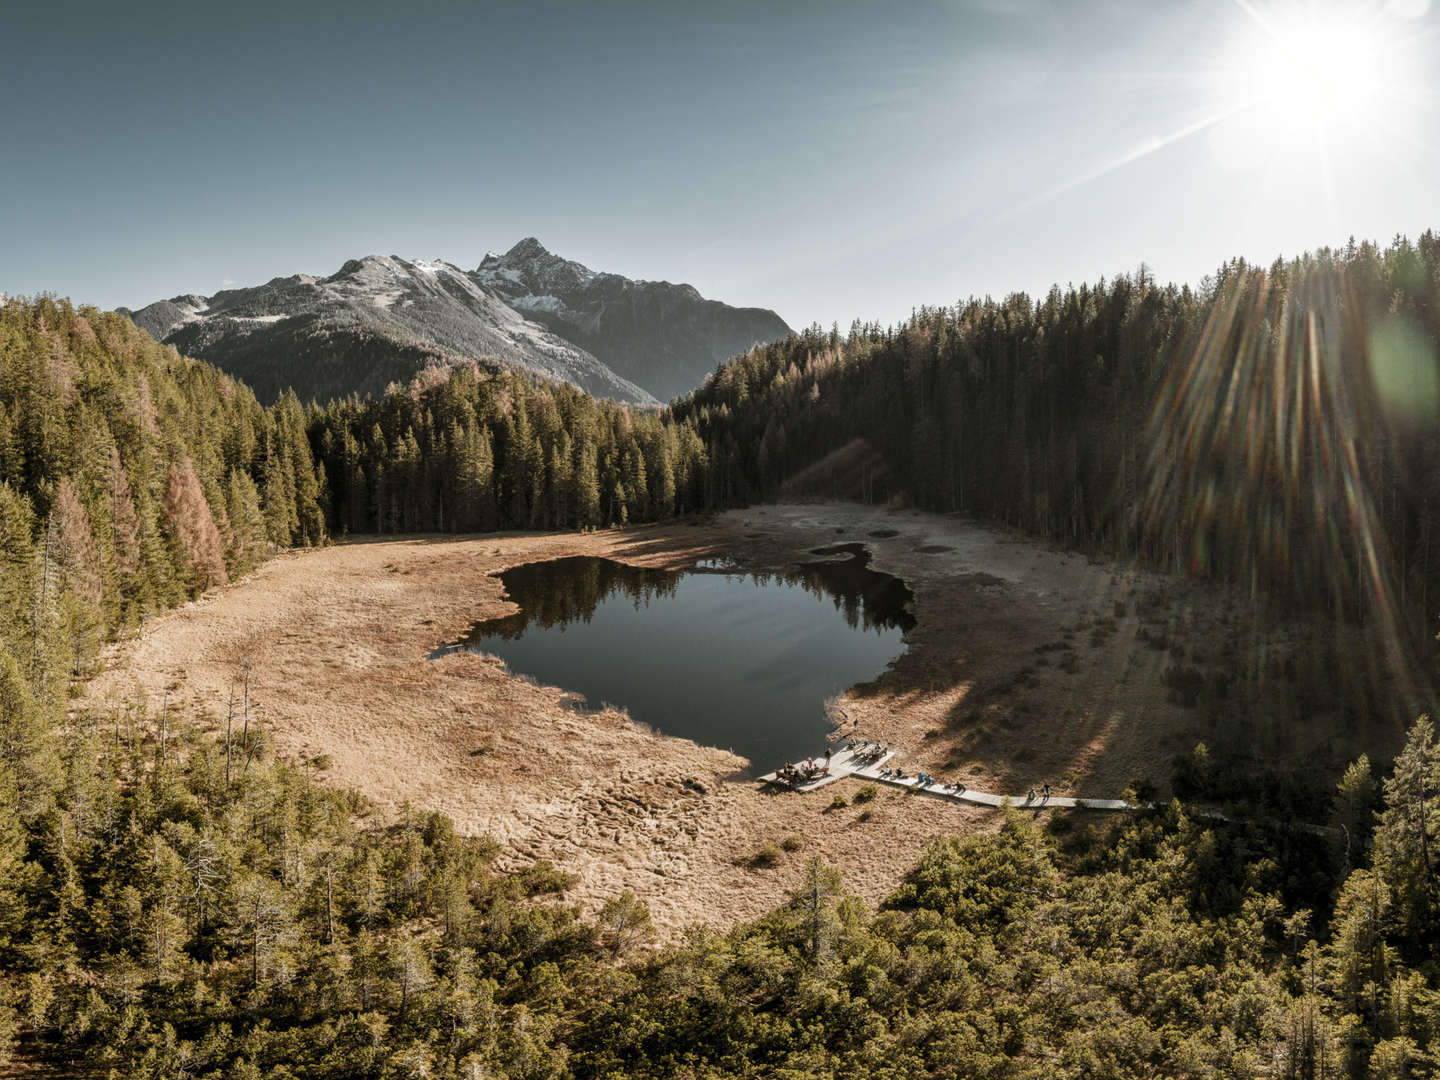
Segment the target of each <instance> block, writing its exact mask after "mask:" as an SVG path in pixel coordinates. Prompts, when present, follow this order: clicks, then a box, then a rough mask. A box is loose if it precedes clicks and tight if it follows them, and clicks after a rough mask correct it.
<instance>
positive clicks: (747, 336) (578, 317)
mask: <svg viewBox="0 0 1440 1080" xmlns="http://www.w3.org/2000/svg"><path fill="white" fill-rule="evenodd" d="M474 277H475V278H476V280H477V281H479V282H481V283H482V284H484V285H486V286H487V287H489V288H491V289H494V290H495V292H496V293H498V294H499V295H500V296H502V297H504V299H505V301H506V302H507V303H509V304H510V305H511V306H512V307H515V308H517V309H519V310H520V311H523V312H524V313H525V314H526V315H527V316H528V317H529V318H531V319H534V320H535V321H536V322H539V323H543V324H544V325H545V326H547V327H548V328H549V329H551V330H552V331H554V332H555V333H556V334H558V335H559V336H560V337H563V338H565V339H566V340H567V341H569V342H571V343H572V344H574V345H578V346H580V347H581V348H583V349H586V350H587V351H589V352H590V353H592V354H593V355H594V356H596V357H597V358H598V359H599V360H601V361H602V362H604V363H605V364H606V365H607V366H608V367H610V368H611V369H612V370H613V371H615V372H616V373H618V374H619V375H621V376H623V377H624V378H627V379H631V380H633V381H634V382H637V383H639V384H640V385H641V386H644V387H645V388H646V389H648V390H650V391H651V392H652V393H654V394H655V395H656V396H657V397H659V398H661V399H662V400H668V399H670V398H673V397H677V396H679V395H680V394H684V393H688V392H689V391H691V390H693V389H695V387H697V386H699V385H700V383H701V382H702V381H703V380H704V378H705V376H706V375H707V374H708V373H709V372H711V371H713V370H714V368H715V365H716V364H717V363H719V362H721V361H723V360H728V359H729V358H730V357H732V356H735V355H736V354H738V353H743V352H745V351H747V350H748V349H749V348H750V347H751V346H752V345H755V344H757V343H764V342H769V341H774V340H776V339H777V338H782V337H785V336H786V335H787V334H789V333H790V327H789V326H787V325H786V324H785V320H783V319H782V318H780V316H779V315H777V314H775V312H773V311H770V310H768V309H766V308H736V307H731V306H730V305H728V304H723V303H721V302H720V301H718V300H707V299H705V298H704V297H703V296H701V295H700V293H699V292H697V291H696V290H695V288H694V287H693V286H690V285H674V284H671V283H670V282H668V281H636V280H633V279H631V278H627V277H621V276H620V275H619V274H606V273H597V272H596V271H594V270H591V269H590V268H589V267H586V266H582V265H581V264H580V263H577V262H572V261H570V260H568V259H564V258H561V257H560V256H559V255H555V254H552V253H551V252H549V251H547V250H546V249H545V248H544V246H543V245H541V243H540V241H538V240H536V239H535V238H534V237H533V236H531V237H526V238H525V239H524V240H521V241H520V242H519V243H518V244H516V245H515V246H514V247H512V248H511V249H510V250H509V251H507V252H506V253H505V254H504V255H487V256H486V257H485V260H484V261H483V262H482V263H481V264H480V266H479V267H478V268H477V269H476V271H475V274H474Z"/></svg>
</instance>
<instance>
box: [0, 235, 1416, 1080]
mask: <svg viewBox="0 0 1440 1080" xmlns="http://www.w3.org/2000/svg"><path fill="white" fill-rule="evenodd" d="M1437 340H1440V240H1437V238H1436V237H1434V236H1433V235H1432V234H1426V235H1425V236H1423V237H1421V239H1420V240H1419V242H1418V243H1414V244H1412V243H1409V242H1405V241H1396V242H1395V243H1394V244H1392V245H1391V246H1390V247H1388V248H1386V249H1384V250H1379V249H1376V248H1374V247H1372V246H1369V245H1352V246H1351V247H1349V248H1347V249H1345V250H1343V251H1330V252H1322V253H1319V254H1317V255H1314V256H1307V257H1305V258H1302V259H1298V260H1295V261H1293V262H1290V263H1277V264H1276V265H1274V266H1271V267H1269V268H1261V267H1254V266H1249V265H1246V264H1243V263H1239V262H1236V263H1232V264H1229V265H1227V266H1225V267H1224V268H1222V270H1221V271H1220V272H1219V273H1218V274H1217V275H1216V276H1215V277H1214V278H1213V279H1210V280H1207V281H1205V282H1204V283H1202V285H1201V287H1200V288H1198V289H1189V288H1177V287H1173V286H1159V285H1157V284H1156V283H1155V282H1153V281H1152V280H1150V278H1149V275H1148V274H1147V273H1145V272H1141V273H1138V274H1136V275H1134V276H1133V277H1122V278H1117V279H1115V280H1113V281H1110V282H1104V283H1100V284H1098V285H1096V286H1084V287H1081V288H1078V289H1072V290H1067V291H1061V290H1058V289H1057V290H1054V291H1052V292H1051V293H1050V294H1049V295H1048V296H1047V297H1045V298H1044V299H1043V300H1042V301H1039V302H1036V301H1034V300H1031V299H1029V298H1027V297H1024V296H1013V297H1010V298H1007V299H1006V300H1005V301H1003V302H991V301H988V300H987V301H972V302H968V303H964V304H960V305H957V306H956V307H954V308H944V309H922V310H920V311H917V312H916V313H915V315H914V317H913V318H912V319H911V320H910V321H909V322H908V323H907V324H906V325H904V326H901V327H891V328H880V327H876V326H865V325H857V326H854V327H852V329H851V330H850V332H849V333H848V334H846V335H842V334H840V333H839V332H838V330H832V331H829V332H825V331H822V330H819V329H812V330H811V331H808V332H805V333H802V334H799V335H795V336H792V337H790V338H788V339H787V340H785V341H782V342H778V343H776V344H774V345H771V346H767V347H763V348H757V349H756V350H754V351H752V352H751V353H750V354H749V355H747V356H744V357H740V358H737V359H736V360H734V361H732V362H730V363H729V364H726V365H723V366H722V367H721V368H720V369H719V370H718V371H717V372H716V374H715V375H714V377H713V378H712V379H711V380H710V381H708V382H707V384H706V385H705V386H704V387H702V388H701V389H700V390H698V391H696V392H695V393H694V394H692V395H690V396H688V397H687V398H685V399H682V400H680V401H678V402H676V403H674V405H672V407H670V408H669V409H663V410H655V411H646V410H637V409H628V408H623V407H620V406H616V405H613V404H611V403H608V402H601V401H596V400H594V399H592V398H589V397H587V396H586V395H584V394H582V393H580V392H579V391H576V390H573V389H570V388H568V387H565V386H555V385H550V384H545V383H539V382H537V381H535V380H534V379H531V378H527V377H524V376H522V375H519V374H516V373H509V372H500V373H498V374H497V373H493V372H491V371H488V370H486V369H484V368H481V367H479V366H464V367H460V368H456V369H454V370H452V371H449V372H439V371H436V372H427V373H426V374H425V375H423V376H422V377H420V378H418V379H417V380H415V381H414V382H413V383H411V384H410V385H408V386H405V387H396V388H393V389H392V390H391V391H390V392H388V393H387V394H385V395H384V396H383V397H381V398H379V399H365V400H358V399H353V398H352V399H345V400H340V401H335V402H331V403H328V404H324V405H321V404H315V403H311V404H302V403H301V402H299V401H298V400H297V399H296V398H295V397H294V396H293V395H288V396H285V397H282V398H281V399H280V400H279V401H278V402H277V403H276V404H275V405H273V406H271V407H268V408H264V407H261V406H260V405H259V404H258V402H257V401H256V399H255V397H254V395H253V394H252V393H251V392H250V391H249V390H248V389H247V388H246V387H244V386H243V385H241V384H239V383H237V382H236V381H234V380H233V379H230V378H228V377H227V376H225V375H223V374H221V373H220V372H219V371H217V370H215V369H214V368H211V367H209V366H207V365H204V364H200V363H197V362H194V361H190V360H187V359H185V358H183V357H181V356H179V355H178V354H177V353H176V352H175V351H174V350H173V349H169V348H164V347H161V346H159V345H157V344H155V343H154V342H153V341H151V340H150V339H149V338H147V337H146V336H145V335H144V334H143V333H141V332H140V331H139V330H137V329H136V328H135V327H134V326H133V324H131V323H130V322H129V321H128V320H127V319H125V318H123V317H121V316H119V315H116V314H113V313H101V312H99V311H96V310H95V309H92V308H80V309H76V308H74V307H72V306H71V305H69V304H68V303H65V302H59V301H55V300H52V299H49V298H43V297H42V298H40V299H37V300H33V301H15V300H11V301H7V302H5V303H4V304H3V305H0V559H3V563H0V605H3V619H0V1061H3V1060H4V1059H6V1058H9V1057H14V1058H16V1059H18V1060H21V1061H23V1062H25V1063H27V1064H31V1065H33V1064H36V1063H41V1062H49V1063H56V1064H62V1065H75V1066H84V1067H92V1068H94V1069H97V1070H99V1071H100V1072H101V1073H104V1072H107V1071H112V1072H113V1074H114V1075H117V1076H154V1077H177V1076H188V1077H242V1076H277V1077H284V1076H295V1077H330V1076H333V1077H353V1076H373V1077H391V1076H396V1077H398V1076H417V1077H418V1076H456V1077H461V1076H463V1077H482V1076H496V1077H567V1076H576V1077H621V1076H627V1077H628V1076H656V1077H659V1076H697V1077H701V1076H716V1077H718V1076H736V1075H766V1076H784V1077H796V1078H800V1077H832V1076H834V1077H857V1078H858V1077H885V1076H893V1077H912V1076H1005V1077H1030V1076H1034V1077H1041V1076H1044V1077H1055V1076H1066V1077H1070V1076H1073V1077H1095V1076H1102V1077H1103V1076H1110V1077H1131V1076H1152V1075H1153V1076H1196V1077H1199V1076H1235V1077H1249V1076H1286V1077H1341V1076H1355V1077H1360V1076H1377V1077H1403V1076H1420V1075H1429V1074H1430V1073H1432V1072H1434V1071H1435V1070H1436V1069H1437V1067H1440V971H1437V966H1436V965H1437V960H1436V957H1437V955H1440V867H1437V862H1436V860H1437V857H1440V856H1437V850H1440V795H1437V793H1440V745H1437V743H1436V741H1435V736H1434V732H1433V728H1432V727H1431V725H1430V723H1429V722H1428V721H1423V720H1422V721H1420V722H1418V723H1416V724H1415V726H1414V728H1413V729H1412V732H1411V736H1410V740H1409V742H1408V743H1407V745H1406V748H1405V750H1404V751H1403V752H1402V753H1401V754H1400V755H1399V756H1398V757H1397V758H1396V759H1395V761H1394V762H1393V764H1391V765H1389V766H1388V767H1386V768H1376V769H1375V770H1374V771H1373V772H1372V769H1371V766H1370V764H1369V762H1368V761H1365V760H1363V759H1362V760H1361V761H1359V762H1356V763H1355V765H1354V766H1352V768H1351V769H1350V770H1349V771H1348V772H1347V773H1346V774H1345V775H1344V776H1343V777H1335V778H1334V784H1335V787H1334V792H1333V800H1332V801H1333V811H1332V822H1331V823H1332V824H1333V825H1334V826H1336V827H1337V828H1339V827H1340V826H1343V827H1344V828H1343V830H1342V832H1343V835H1344V838H1345V842H1344V843H1343V844H1338V845H1337V843H1336V842H1335V840H1334V838H1333V837H1332V836H1329V835H1326V836H1317V835H1313V834H1311V833H1309V832H1305V831H1296V830H1286V829H1282V828H1280V827H1278V826H1266V825H1261V824H1255V825H1244V826H1242V825H1233V824H1224V823H1220V822H1216V821H1214V820H1212V819H1206V818H1202V817H1199V816H1196V815H1194V814H1192V813H1190V812H1188V811H1187V810H1186V809H1185V808H1184V807H1182V806H1180V805H1179V804H1173V805H1171V806H1169V807H1167V808H1163V809H1160V810H1157V811H1154V812H1152V813H1141V814H1136V815H1133V816H1130V817H1128V818H1122V819H1115V820H1108V821H1105V822H1101V823H1099V824H1091V823H1090V822H1089V821H1088V820H1086V819H1075V820H1067V819H1057V820H1056V821H1055V822H1054V823H1052V824H1051V825H1049V826H1047V827H1042V826H1040V825H1038V824H1036V823H1034V822H1033V821H1031V820H1029V819H1027V818H1023V817H1021V816H1019V815H1011V816H1009V817H1007V819H1006V821H1005V824H1004V826H1003V827H1002V828H1001V829H1000V830H999V831H998V832H997V833H996V834H994V835H986V836H979V837H974V838H969V839H964V840H959V839H957V840H951V841H946V842H942V843H940V844H938V845H936V846H935V847H934V848H932V849H931V850H930V851H929V852H927V854H926V855H925V856H924V858H923V859H922V860H921V861H920V863H919V864H918V865H917V866H916V867H915V868H914V870H913V871H912V873H911V874H910V875H909V876H908V877H907V879H906V880H905V881H904V882H903V883H901V885H900V886H899V887H898V888H897V890H896V891H895V893H894V894H893V895H892V897H891V898H890V899H889V901H888V902H886V903H885V904H884V905H883V906H882V907H881V909H880V910H879V911H878V912H875V913H871V912H869V911H867V910H866V908H865V907H864V906H863V905H862V904H861V903H860V902H859V901H857V900H855V899H854V898H851V897H848V896H847V894H846V891H845V885H844V882H843V881H840V880H838V879H837V877H836V875H835V874H834V873H833V872H832V871H830V870H829V869H828V868H826V867H825V866H824V865H822V864H820V863H819V862H815V863H812V864H810V865H809V866H808V867H807V869H806V872H805V875H804V884H803V887H802V888H801V889H799V890H798V891H797V892H796V893H795V894H794V895H793V896H792V897H791V899H790V900H789V902H788V903H787V904H785V905H784V906H783V907H781V908H779V909H777V910H776V911H774V912H773V913H771V914H770V915H768V916H766V917H764V918H762V919H760V920H758V921H757V922H755V923H753V924H749V925H745V926H741V927H739V928H737V929H736V930H734V931H732V932H730V933H728V934H718V933H713V932H709V931H706V930H704V929H696V930H695V931H693V932H692V933H691V935H690V936H689V938H688V939H687V941H686V943H685V944H684V945H682V946H679V947H673V948H668V949H663V950H658V951H651V950H646V949H642V947H641V946H643V945H644V944H645V943H646V941H647V937H648V925H647V923H648V919H647V916H646V913H645V911H644V909H643V906H642V905H641V904H640V903H639V902H638V901H637V900H636V899H635V898H634V897H631V896H619V897H615V898H613V900H612V901H610V902H609V903H607V904H606V905H605V907H604V908H603V909H602V910H601V911H600V912H598V914H596V915H595V916H593V917H587V916H583V915H582V914H581V913H579V912H578V911H577V910H576V909H575V908H574V907H572V906H571V905H569V904H567V902H566V898H565V890H566V887H567V879H566V877H565V875H564V874H563V873H561V872H558V871H556V870H554V869H553V868H550V867H547V866H544V865H537V866H535V867H532V868H531V869H530V870H528V871H526V872H524V873H520V874H502V873H500V872H498V871H497V870H496V869H494V867H493V865H492V861H493V858H494V856H495V854H496V852H495V849H494V847H493V845H491V844H489V843H487V842H485V841H483V840H478V839H473V838H466V837H462V836H458V835H457V834H456V833H455V832H454V830H453V829H452V827H451V826H450V824H449V823H448V822H447V821H446V820H445V819H443V818H442V817H440V816H438V815H434V814H429V813H427V812H425V811H424V809H423V808H416V809H414V810H413V811H412V812H410V813H408V814H406V815H404V817H403V819H402V820H401V821H399V822H398V823H394V824H388V825H384V826H382V825H379V824H375V823H372V822H371V821H370V819H369V818H370V816H369V814H368V811H367V807H366V805H365V803H364V800H363V799H362V798H361V797H360V796H358V795H355V794H353V793H349V792H345V791H339V790H335V789H333V788H330V787H327V786H325V785H323V784H321V783H319V782H318V781H316V780H315V779H314V776H313V773H314V772H315V771H316V768H317V765H319V764H320V763H317V762H284V761H280V760H277V759H276V757H275V755H274V753H273V750H272V747H271V745H270V743H269V740H268V738H267V735H266V732H265V731H264V729H263V726H262V725H260V724H259V723H258V722H257V723H247V722H245V721H247V720H249V716H248V713H245V712H243V710H242V712H241V713H240V714H239V715H240V716H241V717H243V719H242V720H241V722H240V723H237V724H236V726H235V730H234V731H233V732H231V733H229V735H228V736H222V737H217V736H215V735H213V734H207V733H203V732H201V731H199V730H197V729H196V728H195V727H194V726H193V725H192V723H191V722H190V719H189V718H187V717H186V716H184V715H182V714H180V713H179V712H178V710H167V709H163V708H162V711H161V713H160V714H159V715H156V714H155V712H154V710H153V709H147V708H146V707H144V706H141V705H138V704H122V705H119V706H117V707H116V709H115V711H114V712H113V713H110V714H106V715H73V714H72V713H71V712H70V710H69V709H68V707H67V706H68V702H69V697H70V694H69V691H70V688H71V686H72V685H73V684H74V682H75V681H76V680H79V679H83V678H85V677H86V675H87V674H88V673H90V672H91V671H93V670H94V668H95V665H96V664H97V662H98V659H99V653H100V648H101V646H102V645H103V644H104V643H105V642H106V641H109V640H113V639H116V638H120V637H124V636H127V635H129V634H132V633H133V632H134V631H135V630H136V629H137V628H138V627H140V626H141V625H142V624H143V621H144V620H145V619H146V618H148V617H150V616H151V615H153V614H154V613H156V612H158V611H160V610H162V609H164V608H165V607H168V606H171V605H173V604H176V603H179V602H182V601H183V600H185V599H186V598H189V597H193V596H196V595H198V594H200V593H201V592H203V591H204V590H205V589H206V588H209V587H211V586H216V585H221V584H224V583H225V582H227V581H229V580H232V579H235V578H238V577H241V576H243V575H244V574H246V573H247V572H249V571H250V570H253V569H254V568H255V567H256V566H258V565H259V564H260V562H261V561H263V560H264V559H265V558H266V557H267V556H268V555H269V554H271V553H273V552H275V551H278V550H281V549H284V548H291V547H296V546H304V545H316V544H322V543H326V542H329V541H330V539H331V538H336V537H342V536H344V535H347V534H351V533H357V534H358V533H369V532H383V533H398V532H430V531H449V532H471V531H485V530H491V529H499V528H524V529H564V528H575V527H581V526H587V525H604V524H611V523H615V524H625V523H637V522H645V521H654V520H663V519H666V518H670V517H675V516H680V515H690V514H694V513H699V512H705V511H708V510H712V509H716V508H721V507H728V506H735V505H742V504H746V503H749V502H754V501H760V500H764V499H768V498H773V497H776V496H785V495H796V496H806V495H812V496H821V497H829V496H841V497H849V498H860V499H865V500H869V501H876V502H888V501H891V500H897V501H898V500H908V501H909V502H911V503H913V504H915V505H918V506H921V507H925V508H928V509H933V510H939V511H952V510H965V511H969V512H973V513H976V514H978V515H981V516H983V517H986V518H990V519H993V520H997V521H1000V522H1004V523H1007V524H1009V525H1011V526H1014V527H1016V528H1019V529H1022V530H1025V531H1027V532H1030V533H1033V534H1036V535H1041V536H1045V537H1048V538H1051V539H1053V540H1057V541H1060V542H1062V543H1065V544H1067V545H1073V546H1075V547H1078V548H1081V549H1085V550H1089V551H1094V552H1097V553H1104V554H1108V555H1111V556H1117V557H1121V558H1134V559H1137V560H1140V561H1142V562H1143V563H1145V564H1147V565H1151V566H1156V567H1159V568H1162V569H1167V570H1173V571H1177V572H1180V573H1185V574H1190V575H1194V576H1196V577H1200V578H1214V579H1218V580H1219V581H1220V582H1221V583H1222V584H1224V585H1226V586H1227V587H1233V588H1235V589H1237V590H1239V591H1240V592H1241V594H1242V595H1245V596H1247V597H1250V598H1252V599H1253V601H1254V602H1255V603H1264V604H1276V605H1282V606H1287V607H1289V608H1297V609H1313V610H1315V611H1317V612H1318V613H1319V614H1321V615H1323V616H1325V617H1327V618H1331V619H1337V620H1345V621H1348V622H1351V623H1354V624H1356V625H1361V626H1373V627H1376V628H1377V632H1379V633H1382V634H1389V635H1391V641H1392V643H1393V644H1394V645H1395V646H1396V647H1397V648H1402V649H1403V650H1405V651H1407V652H1408V653H1409V654H1410V655H1412V657H1413V658H1414V661H1415V666H1416V670H1417V671H1419V672H1421V673H1422V675H1423V677H1424V678H1426V679H1428V678H1429V677H1430V676H1429V674H1428V672H1429V671H1431V670H1432V669H1433V660H1432V659H1430V658H1429V657H1430V655H1431V654H1430V653H1428V652H1427V651H1426V649H1427V646H1428V644H1429V642H1430V638H1431V636H1432V635H1433V633H1434V631H1435V629H1436V627H1435V626H1434V616H1433V614H1432V609H1433V608H1434V604H1435V597H1436V596H1437V595H1440V580H1437V576H1436V575H1437V567H1436V563H1437V562H1440V558H1437V557H1436V556H1435V555H1433V554H1432V552H1431V546H1432V531H1433V526H1434V524H1435V515H1436V513H1437V507H1436V506H1435V503H1436V501H1437V498H1440V486H1437V485H1440V439H1437V433H1440V432H1437V424H1440V407H1437V388H1436V365H1435V359H1436V344H1437Z"/></svg>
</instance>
